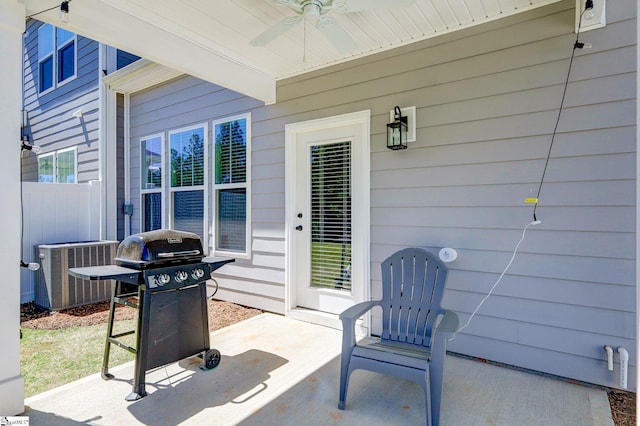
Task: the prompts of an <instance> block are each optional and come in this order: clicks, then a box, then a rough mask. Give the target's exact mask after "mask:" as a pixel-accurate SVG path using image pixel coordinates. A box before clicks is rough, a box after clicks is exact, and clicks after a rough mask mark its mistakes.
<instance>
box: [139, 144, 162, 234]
mask: <svg viewBox="0 0 640 426" xmlns="http://www.w3.org/2000/svg"><path fill="white" fill-rule="evenodd" d="M163 146H164V137H163V136H162V135H157V136H150V137H147V138H144V139H142V140H141V141H140V182H141V183H140V192H141V198H142V230H143V231H145V232H146V231H153V230H155V229H161V228H162V165H163V164H164V163H163V152H164V149H163Z"/></svg>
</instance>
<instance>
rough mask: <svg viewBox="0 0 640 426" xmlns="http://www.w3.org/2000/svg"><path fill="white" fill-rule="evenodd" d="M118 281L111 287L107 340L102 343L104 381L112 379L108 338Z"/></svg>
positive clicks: (110, 333)
mask: <svg viewBox="0 0 640 426" xmlns="http://www.w3.org/2000/svg"><path fill="white" fill-rule="evenodd" d="M118 285H119V281H114V282H113V284H112V285H111V303H110V306H109V322H108V323H107V338H106V340H105V343H104V356H103V358H102V374H101V375H102V378H103V379H104V380H110V379H113V374H109V351H110V349H111V341H110V340H109V338H110V337H111V336H112V335H113V318H114V316H115V315H114V313H115V307H116V306H115V298H116V295H117V289H118Z"/></svg>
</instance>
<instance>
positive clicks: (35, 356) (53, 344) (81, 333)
mask: <svg viewBox="0 0 640 426" xmlns="http://www.w3.org/2000/svg"><path fill="white" fill-rule="evenodd" d="M114 327H115V330H116V332H121V331H125V330H131V329H134V328H135V321H134V320H126V321H117V322H116V323H115V325H114ZM106 334H107V325H106V324H98V325H92V326H88V327H72V328H66V329H62V330H32V329H27V328H23V329H22V340H21V341H20V359H21V362H20V363H21V370H22V375H23V376H24V381H25V397H29V396H32V395H36V394H39V393H42V392H44V391H46V390H49V389H52V388H55V387H58V386H61V385H63V384H66V383H69V382H72V381H74V380H77V379H80V378H82V377H86V376H89V375H91V374H94V373H99V372H100V370H101V368H102V355H103V352H104V342H105V337H106ZM127 338H130V339H131V341H130V342H129V341H127V340H126V339H127ZM134 339H135V335H131V336H127V337H126V338H123V339H122V340H125V341H127V343H128V344H129V345H130V346H134V347H135V340H134ZM133 359H134V355H133V354H131V353H129V352H127V351H125V350H123V349H121V348H118V347H116V346H115V345H112V346H111V355H110V359H109V367H115V366H116V365H120V364H124V363H125V362H128V361H133Z"/></svg>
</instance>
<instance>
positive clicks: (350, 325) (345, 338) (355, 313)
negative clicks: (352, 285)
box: [339, 300, 380, 353]
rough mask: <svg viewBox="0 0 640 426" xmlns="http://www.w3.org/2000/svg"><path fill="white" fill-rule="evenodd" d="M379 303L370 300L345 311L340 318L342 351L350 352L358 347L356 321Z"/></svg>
mask: <svg viewBox="0 0 640 426" xmlns="http://www.w3.org/2000/svg"><path fill="white" fill-rule="evenodd" d="M379 303H380V302H379V301H376V300H369V301H366V302H360V303H357V304H355V305H353V306H351V307H349V308H347V309H345V310H344V311H343V312H342V313H341V314H340V316H339V318H340V320H341V321H342V350H343V352H344V351H349V353H351V352H350V351H351V349H352V348H353V347H354V346H355V345H356V320H357V319H358V318H360V317H361V316H362V315H364V314H365V313H366V312H367V311H369V310H370V309H371V308H373V307H374V306H376V305H377V304H379Z"/></svg>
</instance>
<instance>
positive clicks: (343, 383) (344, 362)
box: [338, 355, 351, 410]
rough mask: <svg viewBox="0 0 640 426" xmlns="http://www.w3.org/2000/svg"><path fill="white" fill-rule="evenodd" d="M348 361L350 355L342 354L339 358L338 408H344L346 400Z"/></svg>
mask: <svg viewBox="0 0 640 426" xmlns="http://www.w3.org/2000/svg"><path fill="white" fill-rule="evenodd" d="M349 361H351V357H350V356H344V355H343V356H342V357H341V358H340V400H339V401H338V408H339V409H340V410H344V407H345V404H346V402H347V388H348V387H349V376H350V374H349Z"/></svg>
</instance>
